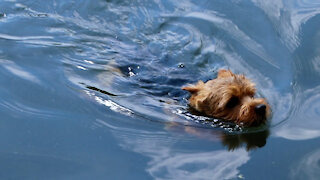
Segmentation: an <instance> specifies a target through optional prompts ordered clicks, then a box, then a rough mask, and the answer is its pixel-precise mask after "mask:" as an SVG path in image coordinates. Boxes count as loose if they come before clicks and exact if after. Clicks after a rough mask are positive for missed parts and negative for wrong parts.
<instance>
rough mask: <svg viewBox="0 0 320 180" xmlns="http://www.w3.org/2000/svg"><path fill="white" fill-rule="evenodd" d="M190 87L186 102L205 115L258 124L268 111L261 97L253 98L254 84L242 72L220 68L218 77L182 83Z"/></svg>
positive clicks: (241, 123) (266, 115)
mask: <svg viewBox="0 0 320 180" xmlns="http://www.w3.org/2000/svg"><path fill="white" fill-rule="evenodd" d="M182 89H183V90H186V91H189V92H190V93H191V97H190V99H189V104H190V106H191V107H192V108H194V109H195V110H197V111H199V112H201V113H204V114H205V115H206V116H210V117H214V118H219V119H223V120H228V121H233V122H235V123H237V124H240V125H244V126H258V125H260V124H263V123H265V122H266V120H267V118H268V117H269V116H270V114H271V110H270V106H269V104H268V103H267V101H266V100H265V99H263V98H255V97H254V96H255V94H256V88H255V84H254V83H253V82H251V81H250V80H249V79H247V78H246V77H245V76H244V75H239V74H234V73H232V72H231V71H230V70H225V69H222V70H220V71H219V72H218V77H217V78H216V79H213V80H209V81H207V82H206V83H204V82H203V81H199V82H198V83H197V84H196V85H191V86H187V87H183V88H182Z"/></svg>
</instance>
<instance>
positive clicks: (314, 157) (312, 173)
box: [290, 149, 320, 180]
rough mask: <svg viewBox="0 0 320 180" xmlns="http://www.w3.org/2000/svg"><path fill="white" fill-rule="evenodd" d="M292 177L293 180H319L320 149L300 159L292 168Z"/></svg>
mask: <svg viewBox="0 0 320 180" xmlns="http://www.w3.org/2000/svg"><path fill="white" fill-rule="evenodd" d="M290 177H291V178H292V179H310V180H318V179H319V177H320V149H317V150H315V151H313V152H311V153H309V154H306V155H305V156H303V157H302V158H300V159H299V160H298V162H296V163H295V165H294V166H292V168H291V171H290Z"/></svg>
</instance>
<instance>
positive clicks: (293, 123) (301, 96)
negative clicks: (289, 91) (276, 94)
mask: <svg viewBox="0 0 320 180" xmlns="http://www.w3.org/2000/svg"><path fill="white" fill-rule="evenodd" d="M319 94H320V86H317V87H315V88H312V89H309V90H306V91H305V92H303V93H299V92H297V94H296V97H297V99H296V100H295V105H294V106H293V110H292V113H291V115H290V116H289V117H288V120H287V121H288V122H287V123H286V124H284V125H281V127H280V129H277V132H276V135H277V136H280V137H283V138H286V139H290V140H305V139H313V138H318V137H320V130H319V129H320V122H319V121H318V117H319V116H320V109H319V107H320V95H319Z"/></svg>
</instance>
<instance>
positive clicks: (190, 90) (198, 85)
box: [181, 81, 204, 94]
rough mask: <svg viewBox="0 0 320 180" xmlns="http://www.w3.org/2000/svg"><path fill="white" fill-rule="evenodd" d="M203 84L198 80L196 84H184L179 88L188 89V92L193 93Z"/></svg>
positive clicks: (201, 87)
mask: <svg viewBox="0 0 320 180" xmlns="http://www.w3.org/2000/svg"><path fill="white" fill-rule="evenodd" d="M203 86H204V82H203V81H198V83H197V85H191V86H185V87H182V88H181V89H182V90H185V91H189V92H190V93H192V94H193V93H196V92H198V91H200V90H201V89H203Z"/></svg>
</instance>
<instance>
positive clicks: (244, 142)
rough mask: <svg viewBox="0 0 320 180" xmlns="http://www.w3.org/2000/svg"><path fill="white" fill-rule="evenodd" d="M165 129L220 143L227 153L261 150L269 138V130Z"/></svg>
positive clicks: (177, 126) (184, 127) (175, 127)
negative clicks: (242, 149)
mask: <svg viewBox="0 0 320 180" xmlns="http://www.w3.org/2000/svg"><path fill="white" fill-rule="evenodd" d="M166 129H167V130H169V131H180V132H186V133H188V134H191V135H193V136H196V137H198V138H201V139H205V140H209V141H215V142H221V143H222V144H223V146H225V147H226V148H227V149H228V150H229V151H234V150H236V149H241V148H243V147H245V149H246V150H247V151H250V150H254V149H257V148H261V147H263V146H265V145H266V143H267V138H268V137H269V134H270V133H269V129H265V130H262V131H261V130H260V131H256V132H254V131H252V132H241V133H239V132H233V133H232V132H227V131H224V130H218V129H205V128H199V127H198V128H197V127H192V126H181V125H180V126H179V125H177V124H174V125H173V124H172V123H167V126H166Z"/></svg>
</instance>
